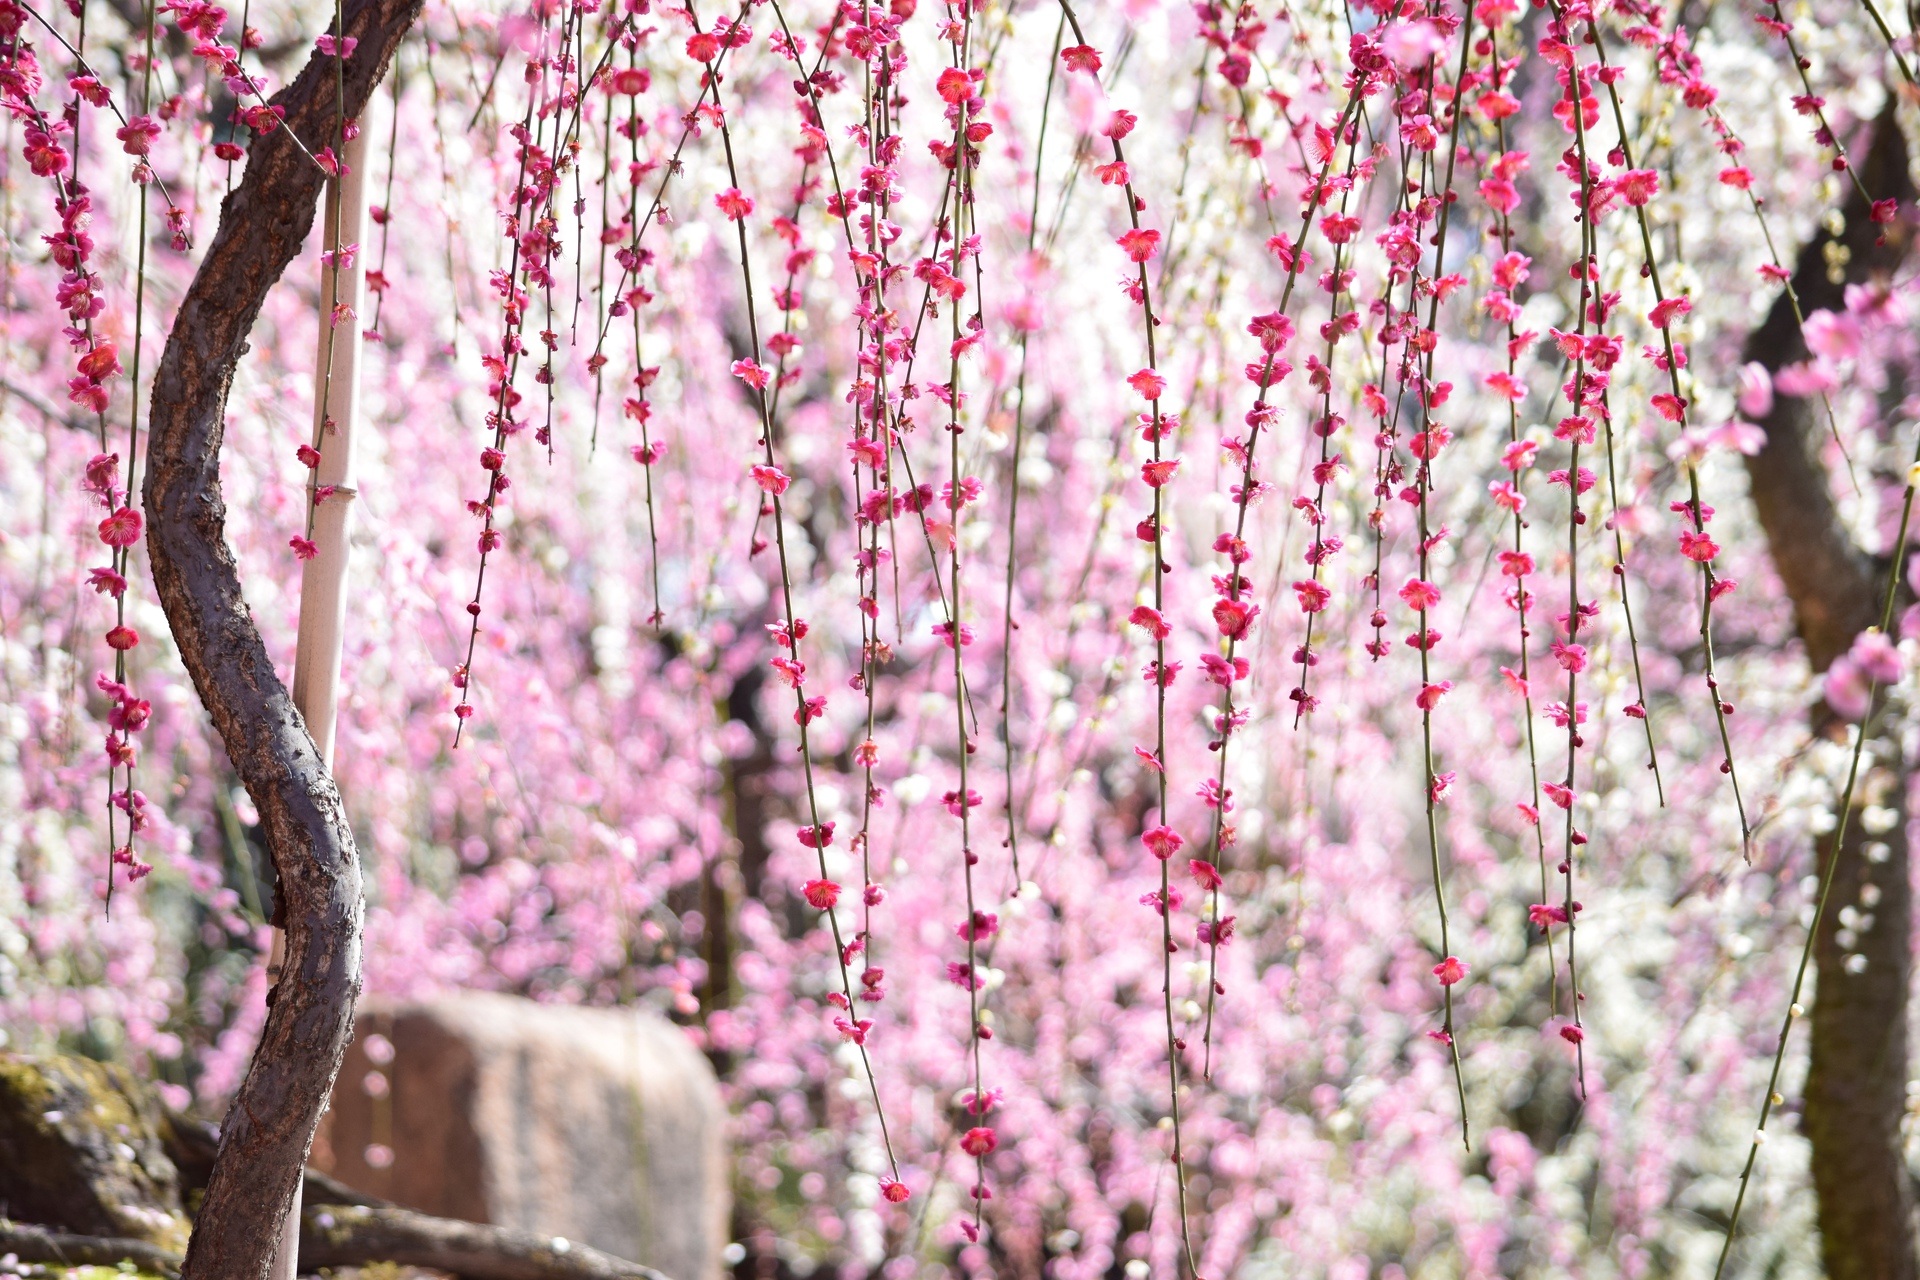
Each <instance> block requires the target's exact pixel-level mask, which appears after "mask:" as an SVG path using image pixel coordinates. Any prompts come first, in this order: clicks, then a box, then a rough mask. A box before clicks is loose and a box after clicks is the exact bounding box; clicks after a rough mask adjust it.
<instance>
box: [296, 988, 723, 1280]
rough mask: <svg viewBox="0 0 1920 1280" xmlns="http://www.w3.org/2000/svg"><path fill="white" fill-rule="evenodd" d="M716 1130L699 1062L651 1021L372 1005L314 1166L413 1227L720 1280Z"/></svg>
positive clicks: (712, 1086) (462, 998)
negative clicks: (401, 1213)
mask: <svg viewBox="0 0 1920 1280" xmlns="http://www.w3.org/2000/svg"><path fill="white" fill-rule="evenodd" d="M725 1126H726V1112H725V1109H724V1107H723V1106H722V1105H721V1101H720V1092H719V1086H718V1084H717V1082H716V1081H715V1079H714V1075H713V1070H712V1068H711V1067H710V1066H709V1065H708V1064H707V1060H706V1058H705V1057H704V1056H702V1055H701V1054H700V1052H699V1051H698V1050H697V1049H695V1048H694V1047H693V1045H692V1043H691V1042H690V1041H688V1039H687V1038H686V1036H685V1035H684V1034H682V1033H681V1031H680V1030H679V1029H678V1028H677V1027H675V1026H673V1025H672V1024H671V1023H669V1022H667V1021H665V1020H664V1019H662V1018H659V1017H657V1016H655V1015H653V1014H650V1013H645V1012H641V1011H637V1010H632V1009H624V1010H612V1009H582V1008H577V1007H568V1006H558V1005H542V1004H536V1003H534V1002H532V1001H530V1000H522V999H518V998H516V997H512V996H503V995H490V994H484V993H467V994H462V995H457V996H450V997H445V998H442V999H437V1000H430V1001H422V1002H413V1003H399V1004H382V1003H381V1002H379V1001H375V1000H368V1001H364V1002H363V1003H362V1006H361V1011H360V1014H359V1017H358V1020H357V1022H356V1025H355V1035H354V1042H353V1045H352V1047H351V1048H349V1049H348V1051H347V1059H346V1064H345V1066H344V1067H343V1068H342V1070H341V1073H340V1080H339V1082H338V1083H337V1084H336V1085H335V1086H334V1092H333V1105H332V1108H331V1110H330V1111H329V1113H328V1115H327V1116H326V1118H325V1119H324V1120H323V1121H322V1122H321V1133H320V1139H321V1140H320V1141H317V1142H316V1143H315V1145H314V1157H313V1163H314V1165H315V1167H317V1168H319V1169H321V1170H323V1171H324V1172H327V1173H331V1174H332V1175H333V1176H334V1177H336V1178H338V1179H339V1180H340V1181H342V1182H344V1183H346V1184H347V1185H348V1186H350V1187H353V1188H355V1189H356V1190H359V1191H362V1192H365V1193H366V1194H368V1195H373V1196H379V1197H382V1198H384V1199H387V1200H391V1201H394V1202H395V1203H397V1204H400V1205H404V1206H406V1207H408V1208H411V1209H417V1210H419V1211H421V1212H423V1213H432V1214H438V1215H441V1216H443V1217H450V1218H465V1219H467V1220H468V1221H471V1222H486V1223H493V1224H495V1225H497V1226H506V1227H519V1228H522V1229H524V1230H528V1231H537V1232H541V1233H544V1234H550V1235H555V1236H561V1237H564V1238H566V1239H568V1240H577V1241H579V1242H581V1243H583V1244H589V1245H592V1246H593V1247H595V1248H597V1249H603V1250H605V1251H606V1252H608V1253H611V1254H614V1255H616V1256H618V1257H622V1258H629V1259H632V1260H633V1261H636V1262H641V1263H645V1264H646V1265H648V1266H651V1267H654V1268H656V1269H658V1270H660V1271H663V1272H665V1273H666V1274H667V1275H668V1276H670V1277H672V1278H673V1280H717V1277H719V1275H720V1274H721V1270H722V1263H721V1251H722V1250H723V1249H724V1248H725V1247H726V1243H727V1220H728V1171H727V1165H726V1154H725V1132H724V1131H725Z"/></svg>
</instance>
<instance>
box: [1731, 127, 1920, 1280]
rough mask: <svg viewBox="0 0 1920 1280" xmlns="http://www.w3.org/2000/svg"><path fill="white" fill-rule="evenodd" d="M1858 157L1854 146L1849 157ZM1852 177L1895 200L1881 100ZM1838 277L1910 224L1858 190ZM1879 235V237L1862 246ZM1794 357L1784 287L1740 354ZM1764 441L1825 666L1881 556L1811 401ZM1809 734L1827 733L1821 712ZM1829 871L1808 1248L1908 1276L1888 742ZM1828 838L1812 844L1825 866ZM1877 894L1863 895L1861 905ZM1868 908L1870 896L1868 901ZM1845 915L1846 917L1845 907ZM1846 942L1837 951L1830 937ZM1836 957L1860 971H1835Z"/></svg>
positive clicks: (1895, 156) (1773, 510)
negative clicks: (1885, 214) (1840, 478)
mask: <svg viewBox="0 0 1920 1280" xmlns="http://www.w3.org/2000/svg"><path fill="white" fill-rule="evenodd" d="M1855 156H1856V159H1860V158H1861V157H1860V151H1859V150H1858V149H1856V151H1855ZM1860 178H1861V181H1862V183H1863V184H1864V185H1865V186H1866V188H1867V190H1868V191H1870V192H1872V193H1873V195H1874V196H1876V197H1887V196H1894V197H1898V198H1899V200H1900V202H1901V206H1902V208H1903V209H1908V210H1910V209H1911V208H1912V202H1913V198H1914V187H1913V182H1912V180H1911V178H1910V176H1909V174H1908V169H1907V147H1906V143H1905V141H1904V139H1903V138H1902V136H1901V132H1900V127H1899V125H1898V123H1897V122H1896V120H1895V119H1894V116H1893V113H1892V111H1891V109H1889V110H1888V111H1887V112H1886V113H1885V114H1883V115H1882V116H1881V117H1880V118H1879V120H1878V121H1876V122H1875V124H1874V127H1873V131H1872V141H1871V144H1870V146H1869V147H1868V148H1866V154H1865V156H1864V159H1863V161H1862V163H1861V167H1860ZM1842 213H1843V215H1844V217H1845V219H1846V224H1845V229H1844V231H1843V232H1842V233H1841V235H1840V236H1839V237H1838V240H1839V243H1840V244H1841V245H1843V246H1844V247H1845V249H1846V251H1847V258H1846V264H1845V279H1846V282H1847V283H1859V282H1863V281H1868V280H1875V279H1884V278H1885V277H1886V276H1887V275H1888V274H1889V273H1891V271H1892V270H1893V269H1894V267H1895V266H1897V265H1898V264H1899V263H1900V261H1901V260H1902V258H1904V257H1905V255H1906V251H1907V248H1908V244H1909V240H1910V236H1911V232H1912V228H1911V226H1910V224H1907V223H1905V222H1902V223H1899V224H1896V225H1893V226H1890V227H1885V228H1882V227H1878V226H1875V225H1874V224H1873V223H1872V222H1871V221H1870V220H1869V219H1868V216H1867V208H1866V204H1865V202H1864V201H1862V200H1861V199H1860V197H1859V195H1858V193H1854V194H1851V195H1850V196H1849V198H1848V200H1847V202H1846V204H1845V205H1844V206H1843V208H1842ZM1883 230H1884V231H1885V232H1886V243H1885V244H1884V245H1879V244H1876V243H1875V241H1876V239H1877V238H1878V234H1879V233H1880V232H1881V231H1883ZM1833 239H1834V237H1832V236H1831V235H1829V234H1828V233H1826V232H1825V231H1823V232H1822V233H1821V234H1820V235H1819V236H1817V237H1816V238H1815V239H1814V240H1813V241H1812V242H1811V243H1810V244H1808V245H1807V246H1806V247H1805V248H1804V249H1803V250H1802V251H1801V253H1800V259H1799V262H1798V263H1797V264H1796V270H1795V272H1794V278H1793V282H1794V289H1795V291H1796V292H1797V293H1798V294H1799V297H1800V303H1801V308H1802V310H1803V311H1804V312H1805V313H1806V314H1808V315H1811V314H1812V313H1813V312H1815V311H1818V310H1822V309H1827V310H1838V309H1840V308H1842V307H1843V306H1844V305H1845V300H1844V287H1843V285H1841V284H1836V283H1834V282H1833V281H1832V280H1830V279H1829V278H1828V253H1829V250H1828V248H1827V245H1828V243H1829V241H1831V240H1833ZM1806 356H1807V347H1806V343H1805V341H1804V340H1803V339H1802V337H1801V333H1800V326H1799V323H1798V322H1797V321H1796V320H1795V318H1794V314H1793V308H1792V305H1791V303H1790V302H1789V300H1788V299H1787V297H1786V296H1785V295H1784V294H1783V295H1782V296H1781V297H1780V298H1778V299H1777V300H1776V301H1775V302H1774V305H1773V309H1772V310H1771V311H1770V312H1769V313H1768V316H1767V319H1766V323H1765V324H1763V325H1762V326H1761V327H1760V328H1758V329H1756V330H1755V331H1754V332H1753V334H1752V335H1751V336H1750V337H1749V338H1748V341H1747V358H1748V359H1750V360H1758V361H1760V362H1761V363H1762V364H1764V365H1766V366H1767V368H1768V369H1769V370H1776V369H1780V368H1782V367H1784V366H1786V365H1789V364H1792V363H1794V362H1796V361H1799V360H1803V359H1805V358H1806ZM1760 425H1761V426H1763V427H1765V428H1766V432H1767V443H1766V446H1765V448H1763V449H1762V450H1761V451H1760V452H1759V453H1758V454H1756V455H1754V456H1753V457H1751V458H1749V459H1748V460H1747V475H1748V478H1749V481H1750V482H1751V488H1752V494H1753V501H1754V505H1755V507H1756V508H1757V510H1758V513H1759V517H1760V523H1761V525H1762V526H1763V527H1764V528H1765V530H1766V533H1767V541H1768V543H1769V546H1770V549H1771V551H1772V556H1773V562H1774V567H1775V569H1776V570H1777V571H1778V573H1779V574H1780V578H1781V581H1782V582H1783V583H1784V584H1785V585H1786V589H1787V594H1788V596H1789V597H1790V598H1791V599H1792V602H1793V610H1794V620H1795V623H1796V625H1797V627H1798V629H1799V633H1800V638H1801V640H1802V641H1803V642H1804V643H1805V644H1806V647H1807V659H1808V661H1809V663H1811V665H1812V667H1813V669H1814V670H1815V671H1825V670H1826V669H1827V668H1828V667H1829V666H1830V665H1832V663H1833V661H1834V659H1836V658H1838V657H1839V656H1840V655H1842V654H1844V653H1845V652H1846V651H1847V649H1848V648H1849V647H1850V646H1851V645H1852V643H1853V639H1854V637H1855V636H1856V635H1858V634H1859V633H1860V632H1861V631H1863V630H1865V629H1866V628H1867V627H1870V626H1873V625H1875V624H1877V623H1878V621H1879V615H1880V608H1881V600H1882V592H1884V590H1885V582H1886V578H1885V574H1886V564H1885V563H1884V562H1883V561H1881V560H1879V559H1877V558H1876V557H1875V556H1873V555H1870V554H1869V553H1868V552H1867V551H1865V550H1863V549H1862V548H1861V547H1859V546H1858V545H1857V544H1855V542H1854V541H1853V539H1852V537H1851V536H1850V535H1849V533H1848V532H1847V529H1846V527H1845V525H1844V524H1843V523H1842V522H1841V520H1840V518H1839V513H1838V510H1837V508H1836V506H1835V504H1834V499H1833V488H1832V484H1833V482H1832V480H1831V479H1830V477H1829V476H1828V474H1827V468H1826V466H1825V465H1824V464H1823V463H1822V461H1821V452H1822V450H1823V448H1824V447H1825V445H1826V443H1827V440H1828V425H1827V422H1826V418H1825V415H1824V412H1823V411H1822V410H1821V409H1820V406H1819V404H1818V402H1809V401H1807V400H1802V399H1798V398H1794V397H1790V396H1780V397H1778V398H1777V399H1776V401H1775V404H1774V408H1773V411H1772V412H1771V413H1770V414H1768V415H1767V416H1766V417H1765V418H1764V419H1763V420H1762V421H1761V424H1760ZM1816 728H1817V729H1818V730H1820V731H1822V732H1835V733H1838V732H1842V731H1843V730H1844V726H1841V725H1838V724H1837V723H1836V722H1835V721H1834V720H1833V718H1832V717H1831V716H1830V715H1826V714H1824V713H1823V714H1822V715H1821V717H1820V719H1819V720H1818V721H1817V722H1816ZM1869 749H1870V751H1871V752H1872V755H1871V757H1870V758H1869V759H1867V760H1865V761H1863V762H1862V776H1861V782H1860V785H1859V787H1858V788H1857V790H1856V795H1855V806H1854V809H1853V812H1852V814H1851V817H1850V820H1849V823H1848V834H1847V839H1846V841H1845V842H1844V844H1843V846H1842V848H1841V849H1840V852H1839V864H1838V866H1837V867H1836V868H1835V872H1834V886H1833V895H1832V898H1831V899H1830V900H1829V903H1828V908H1827V913H1826V915H1825V917H1824V918H1823V919H1822V921H1821V924H1820V930H1819V933H1818V936H1817V937H1816V939H1815V943H1814V957H1815V962H1816V964H1817V966H1818V979H1817V994H1816V998H1815V1001H1814V1006H1813V1017H1812V1032H1811V1034H1812V1050H1811V1055H1812V1056H1811V1063H1810V1065H1809V1068H1808V1072H1807V1083H1806V1110H1805V1115H1804V1118H1803V1123H1802V1128H1803V1131H1804V1132H1805V1133H1806V1135H1807V1137H1808V1139H1809V1141H1810V1142H1811V1143H1812V1146H1813V1182H1814V1189H1815V1191H1816V1193H1817V1195H1818V1197H1819V1224H1820V1235H1821V1251H1822V1254H1823V1257H1824V1259H1825V1262H1826V1268H1827V1274H1828V1275H1829V1276H1830V1277H1831V1278H1832V1280H1915V1277H1916V1275H1917V1274H1920V1272H1917V1270H1916V1261H1915V1231H1914V1194H1913V1184H1912V1178H1911V1176H1910V1174H1909V1173H1908V1170H1907V1163H1906V1157H1905V1154H1904V1151H1903V1143H1902V1141H1901V1135H1900V1122H1901V1117H1902V1115H1903V1113H1904V1110H1905V1105H1906V1081H1907V997H1908V987H1909V981H1910V977H1911V974H1912V968H1913V948H1912V919H1911V918H1912V907H1913V902H1912V887H1911V883H1910V879H1909V876H1908V856H1907V838H1906V825H1907V804H1906V792H1907V775H1906V769H1905V766H1904V763H1903V762H1902V761H1901V760H1900V758H1899V749H1898V745H1897V744H1896V743H1893V742H1889V741H1886V740H1884V739H1882V740H1878V741H1875V742H1872V743H1870V744H1869ZM1869 804H1871V805H1874V806H1877V807H1883V808H1884V809H1886V810H1890V811H1891V812H1892V814H1893V817H1894V822H1893V825H1892V827H1891V828H1890V829H1886V830H1883V831H1879V832H1874V831H1869V830H1867V829H1866V826H1865V823H1864V822H1863V820H1862V819H1863V813H1864V809H1865V806H1867V805H1869ZM1829 856H1831V841H1825V840H1823V841H1822V842H1821V845H1820V848H1819V853H1818V857H1819V858H1820V860H1821V863H1822V866H1823V867H1824V864H1825V860H1826V858H1827V857H1829ZM1867 886H1872V888H1871V889H1868V890H1867V894H1866V897H1865V898H1864V899H1863V897H1862V890H1863V888H1866V887H1867ZM1876 891H1877V900H1876V896H1875V894H1876ZM1869 904H1871V906H1870V908H1869ZM1849 906H1851V907H1853V908H1854V909H1855V911H1856V912H1861V913H1863V914H1865V915H1867V916H1869V917H1870V921H1871V923H1870V925H1869V927H1864V928H1855V929H1852V930H1846V929H1843V925H1842V921H1841V919H1840V913H1841V910H1842V908H1845V907H1849ZM1849 918H1850V919H1853V920H1854V921H1855V923H1856V924H1860V923H1862V922H1861V920H1860V919H1859V918H1858V917H1856V916H1853V915H1850V916H1849ZM1843 942H1844V943H1850V944H1851V946H1850V947H1849V946H1843V945H1842V944H1843ZM1850 954H1854V955H1859V956H1861V957H1864V959H1865V961H1866V967H1865V968H1864V969H1863V970H1861V971H1860V972H1858V973H1848V972H1847V971H1846V967H1845V966H1846V961H1847V957H1848V956H1849V955H1850Z"/></svg>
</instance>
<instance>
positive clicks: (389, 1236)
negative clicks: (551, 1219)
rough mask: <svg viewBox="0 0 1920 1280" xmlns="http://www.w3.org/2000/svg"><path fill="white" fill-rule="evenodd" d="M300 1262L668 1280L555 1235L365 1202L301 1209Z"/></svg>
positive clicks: (510, 1278)
mask: <svg viewBox="0 0 1920 1280" xmlns="http://www.w3.org/2000/svg"><path fill="white" fill-rule="evenodd" d="M308 1176H309V1178H311V1177H312V1175H311V1174H309V1175H308ZM300 1262H301V1265H303V1266H306V1267H353V1266H362V1265H365V1264H366V1263H369V1262H396V1263H399V1264H400V1265H401V1266H408V1267H431V1268H432V1269H434V1270H435V1271H450V1272H452V1273H453V1274H455V1275H457V1276H460V1277H462V1280H667V1278H666V1277H665V1276H663V1275H661V1274H660V1273H659V1272H658V1271H655V1270H654V1269H653V1268H651V1267H643V1266H641V1265H640V1264H638V1263H635V1262H628V1261H626V1260H625V1259H624V1258H616V1257H614V1256H613V1255H612V1254H608V1253H602V1252H600V1250H598V1249H592V1248H588V1247H587V1246H586V1245H583V1244H576V1243H574V1242H573V1241H570V1240H566V1239H563V1238H561V1237H559V1236H543V1235H536V1234H534V1233H533V1232H531V1231H517V1230H514V1229H511V1228H508V1227H490V1226H483V1225H481V1224H480V1223H476V1222H461V1221H459V1220H457V1219H454V1218H435V1217H431V1216H429V1215H427V1214H424V1213H415V1212H413V1211H412V1210H410V1209H396V1208H377V1207H372V1206H367V1205H345V1204H316V1205H311V1206H309V1207H308V1208H306V1209H305V1210H304V1211H303V1212H302V1213H301V1215H300Z"/></svg>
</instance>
